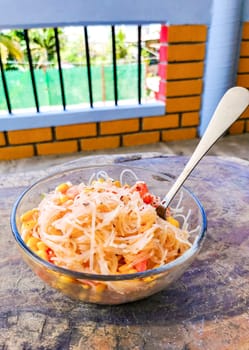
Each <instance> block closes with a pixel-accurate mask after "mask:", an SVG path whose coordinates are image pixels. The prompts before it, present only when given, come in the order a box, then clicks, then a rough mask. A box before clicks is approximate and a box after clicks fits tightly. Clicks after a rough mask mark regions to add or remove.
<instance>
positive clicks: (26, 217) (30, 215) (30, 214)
mask: <svg viewBox="0 0 249 350" xmlns="http://www.w3.org/2000/svg"><path fill="white" fill-rule="evenodd" d="M37 211H38V210H37V209H31V210H28V211H26V213H24V214H22V216H21V221H22V222H24V221H30V220H33V215H34V213H35V212H37Z"/></svg>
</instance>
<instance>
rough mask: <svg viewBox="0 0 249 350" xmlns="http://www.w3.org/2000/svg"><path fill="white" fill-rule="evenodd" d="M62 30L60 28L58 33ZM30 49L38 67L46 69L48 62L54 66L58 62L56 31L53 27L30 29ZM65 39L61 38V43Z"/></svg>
mask: <svg viewBox="0 0 249 350" xmlns="http://www.w3.org/2000/svg"><path fill="white" fill-rule="evenodd" d="M61 33H62V30H61V29H58V34H61ZM29 39H30V49H31V52H32V57H33V62H34V63H35V64H36V67H37V68H43V69H46V68H47V66H48V64H49V65H50V66H54V65H55V64H56V63H57V58H56V46H55V32H54V29H53V28H42V29H32V30H30V31H29ZM62 44H63V40H60V45H62Z"/></svg>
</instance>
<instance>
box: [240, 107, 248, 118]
mask: <svg viewBox="0 0 249 350" xmlns="http://www.w3.org/2000/svg"><path fill="white" fill-rule="evenodd" d="M246 118H249V107H247V109H246V110H245V111H244V112H243V113H242V114H241V116H240V119H246Z"/></svg>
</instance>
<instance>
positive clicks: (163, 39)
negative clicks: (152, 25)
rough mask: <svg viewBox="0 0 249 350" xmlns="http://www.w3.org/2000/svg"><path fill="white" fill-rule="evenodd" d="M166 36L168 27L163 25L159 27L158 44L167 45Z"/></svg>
mask: <svg viewBox="0 0 249 350" xmlns="http://www.w3.org/2000/svg"><path fill="white" fill-rule="evenodd" d="M168 34H169V27H168V26H166V25H165V24H162V25H161V31H160V43H167V42H168Z"/></svg>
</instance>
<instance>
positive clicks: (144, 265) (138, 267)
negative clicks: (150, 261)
mask: <svg viewBox="0 0 249 350" xmlns="http://www.w3.org/2000/svg"><path fill="white" fill-rule="evenodd" d="M134 267H135V269H136V270H137V272H143V271H145V270H146V269H147V260H143V261H140V262H139V263H137V264H136V265H134Z"/></svg>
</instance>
